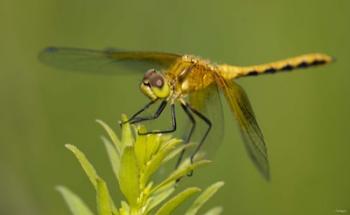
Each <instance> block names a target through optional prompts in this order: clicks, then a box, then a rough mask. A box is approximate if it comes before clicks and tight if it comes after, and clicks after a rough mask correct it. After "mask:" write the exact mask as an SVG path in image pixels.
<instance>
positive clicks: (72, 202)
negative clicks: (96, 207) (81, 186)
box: [56, 186, 93, 215]
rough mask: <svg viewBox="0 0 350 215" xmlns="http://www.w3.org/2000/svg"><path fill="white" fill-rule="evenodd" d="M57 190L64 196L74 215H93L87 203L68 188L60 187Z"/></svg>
mask: <svg viewBox="0 0 350 215" xmlns="http://www.w3.org/2000/svg"><path fill="white" fill-rule="evenodd" d="M56 189H57V190H58V191H59V192H60V193H61V194H62V196H63V199H64V200H65V202H66V203H67V205H68V207H69V209H70V211H71V212H72V214H73V215H93V213H92V212H91V210H90V209H89V208H88V207H87V206H86V205H85V203H84V202H83V201H82V200H81V199H80V198H79V197H78V196H77V195H76V194H74V193H73V192H72V191H70V190H69V189H68V188H66V187H63V186H58V187H57V188H56Z"/></svg>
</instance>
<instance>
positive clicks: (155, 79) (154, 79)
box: [149, 73, 164, 89]
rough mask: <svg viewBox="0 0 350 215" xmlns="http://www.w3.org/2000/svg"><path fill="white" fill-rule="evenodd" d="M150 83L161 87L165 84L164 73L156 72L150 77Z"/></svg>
mask: <svg viewBox="0 0 350 215" xmlns="http://www.w3.org/2000/svg"><path fill="white" fill-rule="evenodd" d="M149 83H150V84H151V86H152V87H157V88H159V89H161V88H162V87H163V86H164V78H163V76H162V75H160V74H158V73H155V74H153V75H152V76H151V77H150V79H149Z"/></svg>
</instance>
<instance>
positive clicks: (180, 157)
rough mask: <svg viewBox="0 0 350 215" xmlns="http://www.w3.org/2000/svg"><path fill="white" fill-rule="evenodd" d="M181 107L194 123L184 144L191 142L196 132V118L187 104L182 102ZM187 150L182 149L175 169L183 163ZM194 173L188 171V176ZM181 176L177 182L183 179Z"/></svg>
mask: <svg viewBox="0 0 350 215" xmlns="http://www.w3.org/2000/svg"><path fill="white" fill-rule="evenodd" d="M181 107H182V109H183V110H184V111H185V113H186V115H187V116H188V118H189V119H190V121H191V124H192V126H191V129H190V132H189V133H188V135H187V137H186V140H185V142H184V144H188V143H189V142H190V140H191V137H192V134H193V132H194V129H195V128H196V120H195V119H194V117H193V115H192V113H191V110H190V109H189V108H188V107H187V106H186V105H185V104H183V103H181ZM185 151H186V149H182V151H181V152H180V155H179V158H178V159H177V161H176V165H175V169H177V168H178V167H179V165H180V163H181V161H182V159H183V156H184V155H185ZM192 174H193V171H191V172H190V173H188V176H192ZM181 178H182V177H181ZM181 178H178V179H177V180H176V183H178V182H179V181H180V180H181Z"/></svg>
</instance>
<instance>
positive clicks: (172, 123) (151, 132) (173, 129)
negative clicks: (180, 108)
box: [139, 101, 176, 135]
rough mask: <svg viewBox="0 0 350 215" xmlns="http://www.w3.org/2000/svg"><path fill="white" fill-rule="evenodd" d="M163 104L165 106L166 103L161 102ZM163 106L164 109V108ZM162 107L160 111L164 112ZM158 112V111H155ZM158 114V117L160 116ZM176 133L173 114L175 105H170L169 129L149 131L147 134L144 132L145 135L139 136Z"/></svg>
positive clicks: (174, 115)
mask: <svg viewBox="0 0 350 215" xmlns="http://www.w3.org/2000/svg"><path fill="white" fill-rule="evenodd" d="M163 102H165V105H166V103H167V102H166V101H163ZM165 105H164V107H165ZM164 107H163V109H162V110H161V111H160V113H161V112H163V110H164ZM157 112H158V111H157ZM160 113H159V115H160ZM174 131H176V114H175V104H171V128H170V129H168V130H161V131H149V132H145V133H139V135H147V134H166V133H172V132H174Z"/></svg>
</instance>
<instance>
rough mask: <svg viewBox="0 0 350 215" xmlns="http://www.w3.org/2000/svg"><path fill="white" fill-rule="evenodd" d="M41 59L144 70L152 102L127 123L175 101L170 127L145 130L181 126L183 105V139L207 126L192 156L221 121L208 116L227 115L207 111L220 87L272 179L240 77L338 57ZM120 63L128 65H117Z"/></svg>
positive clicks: (104, 55) (113, 53)
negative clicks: (240, 61)
mask: <svg viewBox="0 0 350 215" xmlns="http://www.w3.org/2000/svg"><path fill="white" fill-rule="evenodd" d="M39 59H40V61H41V62H43V63H44V64H47V65H49V66H53V67H56V68H61V69H69V70H78V71H83V72H94V73H101V74H104V73H112V74H130V73H131V72H129V71H132V70H134V71H141V72H144V75H143V78H142V80H141V82H140V89H141V92H142V93H143V94H144V95H145V96H147V97H148V98H149V99H150V101H149V102H148V103H147V104H146V105H145V106H144V107H142V108H141V109H140V110H139V111H137V112H136V113H135V114H133V115H132V116H131V117H130V118H129V119H128V121H127V122H129V123H131V124H135V123H140V122H143V121H148V120H155V119H157V118H158V117H159V116H160V115H161V114H162V113H163V111H164V109H165V108H166V106H170V110H171V111H170V112H171V127H170V128H169V129H165V130H155V131H149V132H145V133H143V134H144V135H146V134H150V133H153V134H155V133H171V132H174V131H176V129H177V120H176V113H175V109H176V108H178V107H179V106H180V107H181V109H182V110H183V111H184V113H185V115H186V116H187V117H188V120H189V122H190V123H189V125H190V128H189V131H188V135H187V137H186V139H185V141H184V143H189V142H190V141H191V137H192V134H193V132H194V131H195V128H196V125H197V124H198V120H201V122H202V123H203V124H205V125H206V129H205V132H203V134H202V135H201V138H200V140H199V141H198V143H197V144H196V147H195V149H194V150H193V151H192V152H191V154H190V160H191V161H193V159H194V158H195V156H196V154H197V153H198V152H199V151H200V150H201V148H202V146H203V144H204V143H205V141H206V139H207V136H208V134H209V133H210V132H211V130H212V129H213V128H215V126H216V125H215V124H214V123H213V118H212V117H209V115H211V116H214V118H215V116H217V115H220V114H222V113H221V111H222V110H220V108H218V109H211V110H210V111H207V107H208V105H209V101H215V103H217V105H219V106H220V105H221V101H220V96H219V95H218V94H220V92H221V95H222V94H223V95H224V97H225V98H226V100H227V103H228V105H229V108H230V110H231V112H232V113H233V116H234V118H235V119H236V121H237V122H238V125H239V128H240V129H239V130H240V133H241V137H242V140H243V142H244V145H245V148H246V151H247V154H248V155H249V157H250V159H251V160H252V162H253V164H254V165H255V166H256V168H257V170H258V171H259V172H260V173H261V175H262V176H263V177H264V178H265V179H267V180H269V178H270V170H269V169H270V168H269V161H268V153H267V147H266V144H265V140H264V136H263V133H262V131H261V129H260V127H259V125H258V122H257V120H256V117H255V114H254V111H253V109H252V106H251V104H250V101H249V99H248V96H247V94H246V93H245V91H244V90H243V88H242V87H241V86H240V85H239V84H237V83H236V81H235V80H236V79H238V78H241V77H248V76H258V75H262V74H273V73H277V72H288V71H291V70H295V69H305V68H309V67H314V66H320V65H325V64H328V63H330V62H332V61H333V58H332V57H331V56H329V55H327V54H322V53H311V54H305V55H300V56H296V57H291V58H287V59H284V60H280V61H275V62H272V63H266V64H260V65H253V66H235V65H229V64H215V63H211V62H210V61H209V60H205V59H202V58H200V57H197V56H194V55H182V54H174V53H165V52H153V51H124V50H118V49H107V50H92V49H81V48H67V47H48V48H46V49H44V50H42V51H41V52H40V54H39ZM118 66H119V67H124V68H125V69H117V67H118ZM126 71H127V72H126ZM212 98H216V99H214V100H213V99H212ZM218 98H219V99H218ZM159 103H160V104H159ZM218 103H220V104H218ZM155 104H158V105H159V107H158V108H157V109H156V111H155V112H154V113H153V114H152V115H150V116H142V113H143V112H144V111H146V110H147V109H149V108H150V107H151V106H153V105H155ZM123 123H126V122H123ZM184 153H185V149H183V150H182V152H181V153H180V156H179V158H178V161H177V164H176V166H178V165H179V164H180V162H181V160H182V159H183V157H184Z"/></svg>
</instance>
